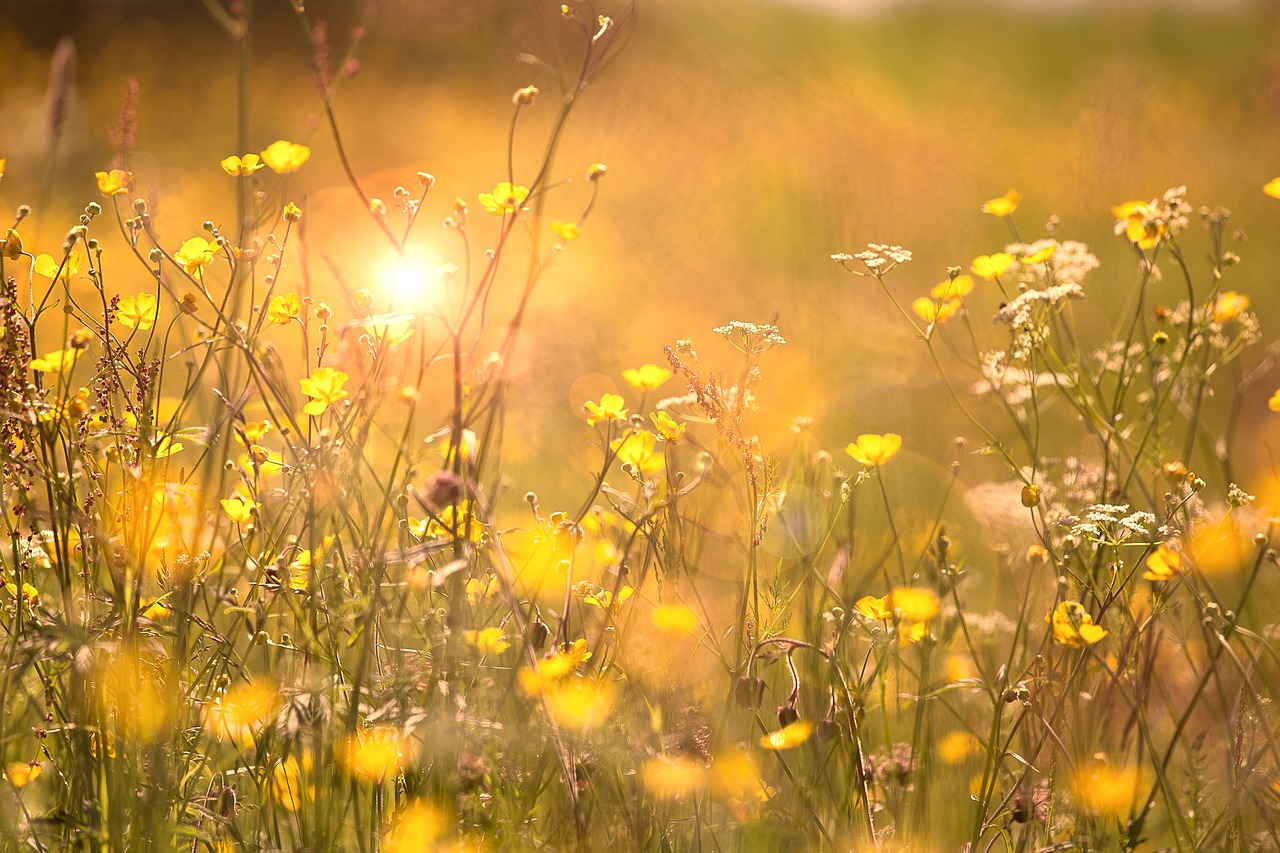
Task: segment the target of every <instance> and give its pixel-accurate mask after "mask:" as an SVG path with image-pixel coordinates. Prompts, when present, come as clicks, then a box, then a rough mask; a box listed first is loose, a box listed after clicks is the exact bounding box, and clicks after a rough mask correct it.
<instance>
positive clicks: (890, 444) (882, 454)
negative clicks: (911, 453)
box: [844, 432, 902, 465]
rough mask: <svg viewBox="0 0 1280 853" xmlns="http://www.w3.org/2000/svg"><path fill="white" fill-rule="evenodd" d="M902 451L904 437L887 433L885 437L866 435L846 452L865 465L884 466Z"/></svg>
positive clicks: (872, 434) (861, 436)
mask: <svg viewBox="0 0 1280 853" xmlns="http://www.w3.org/2000/svg"><path fill="white" fill-rule="evenodd" d="M901 449H902V436H900V435H898V434H897V433H893V432H886V433H885V434H884V435H875V434H874V433H864V434H863V435H860V436H858V438H857V440H856V441H854V442H853V443H852V444H850V445H849V446H848V447H846V448H845V449H844V450H845V453H848V454H849V455H850V456H852V457H853V458H854V459H855V460H857V461H858V462H860V463H861V464H863V465H883V464H884V463H885V462H888V461H889V460H890V459H892V458H893V457H894V455H895V454H896V453H897V452H898V451H899V450H901Z"/></svg>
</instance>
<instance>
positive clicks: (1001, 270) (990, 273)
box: [969, 252, 1013, 281]
mask: <svg viewBox="0 0 1280 853" xmlns="http://www.w3.org/2000/svg"><path fill="white" fill-rule="evenodd" d="M1012 263H1013V255H1010V254H1008V253H1007V252H996V253H995V254H992V255H978V257H976V258H974V259H973V263H972V264H970V265H969V271H970V272H972V273H973V274H974V275H976V276H977V277H978V278H985V279H986V280H987V281H995V280H996V279H998V278H999V277H1000V276H1002V275H1004V274H1005V272H1006V271H1007V270H1008V269H1009V265H1010V264H1012Z"/></svg>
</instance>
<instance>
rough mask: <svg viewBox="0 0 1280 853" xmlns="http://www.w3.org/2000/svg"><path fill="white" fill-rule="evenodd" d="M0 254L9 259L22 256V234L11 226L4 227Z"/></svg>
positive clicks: (12, 259)
mask: <svg viewBox="0 0 1280 853" xmlns="http://www.w3.org/2000/svg"><path fill="white" fill-rule="evenodd" d="M0 250H3V251H0V254H3V255H4V256H5V257H6V258H8V259H9V260H11V261H16V260H17V259H18V258H20V257H22V235H21V234H19V233H18V232H17V231H16V230H14V229H12V228H6V229H5V232H4V242H2V243H0Z"/></svg>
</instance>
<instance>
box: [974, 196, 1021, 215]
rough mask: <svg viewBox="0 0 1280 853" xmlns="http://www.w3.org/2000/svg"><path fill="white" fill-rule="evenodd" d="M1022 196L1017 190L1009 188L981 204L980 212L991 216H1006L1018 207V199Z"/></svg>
mask: <svg viewBox="0 0 1280 853" xmlns="http://www.w3.org/2000/svg"><path fill="white" fill-rule="evenodd" d="M1021 198H1022V196H1021V195H1019V194H1018V191H1017V190H1009V191H1008V192H1007V193H1005V194H1004V195H1002V196H1000V197H999V198H993V199H991V200H990V201H988V202H984V203H983V205H982V212H983V213H989V214H991V215H992V216H1008V215H1009V214H1011V213H1013V212H1014V211H1015V210H1017V209H1018V201H1019V199H1021Z"/></svg>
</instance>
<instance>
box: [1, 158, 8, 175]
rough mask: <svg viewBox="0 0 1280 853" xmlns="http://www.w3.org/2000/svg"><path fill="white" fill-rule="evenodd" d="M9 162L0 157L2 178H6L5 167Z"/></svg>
mask: <svg viewBox="0 0 1280 853" xmlns="http://www.w3.org/2000/svg"><path fill="white" fill-rule="evenodd" d="M7 162H8V160H7V159H6V158H4V157H0V178H3V177H4V167H5V164H6V163H7Z"/></svg>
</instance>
